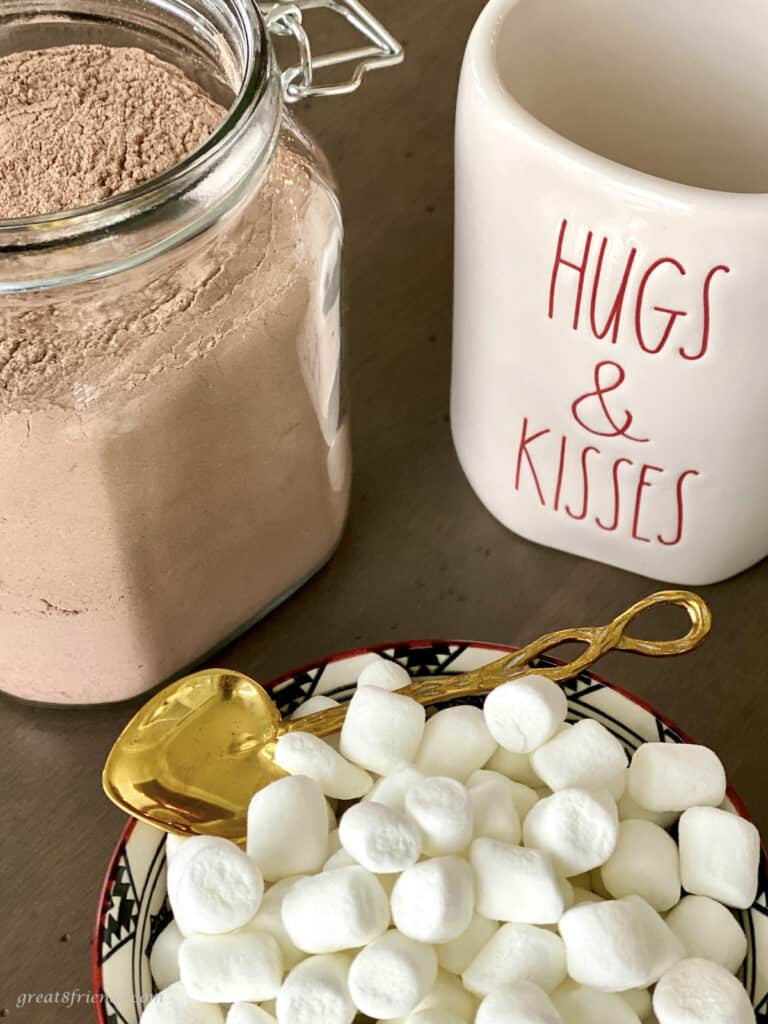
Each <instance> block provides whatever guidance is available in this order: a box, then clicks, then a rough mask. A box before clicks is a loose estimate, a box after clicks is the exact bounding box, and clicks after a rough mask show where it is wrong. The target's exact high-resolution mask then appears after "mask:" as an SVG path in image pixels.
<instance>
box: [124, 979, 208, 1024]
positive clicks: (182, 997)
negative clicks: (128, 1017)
mask: <svg viewBox="0 0 768 1024" xmlns="http://www.w3.org/2000/svg"><path fill="white" fill-rule="evenodd" d="M141 1024H224V1014H223V1013H222V1012H221V1009H220V1008H219V1007H218V1006H213V1005H211V1004H210V1003H198V1002H196V1001H195V1000H194V999H192V998H191V997H190V996H188V995H187V993H186V992H185V991H184V986H183V985H182V983H181V982H180V981H177V982H175V983H174V984H173V985H171V987H170V988H167V989H165V991H163V992H160V993H159V994H158V995H156V996H155V997H154V999H152V1000H151V1001H150V1002H149V1003H147V1005H146V1007H145V1008H144V1012H143V1013H142V1015H141Z"/></svg>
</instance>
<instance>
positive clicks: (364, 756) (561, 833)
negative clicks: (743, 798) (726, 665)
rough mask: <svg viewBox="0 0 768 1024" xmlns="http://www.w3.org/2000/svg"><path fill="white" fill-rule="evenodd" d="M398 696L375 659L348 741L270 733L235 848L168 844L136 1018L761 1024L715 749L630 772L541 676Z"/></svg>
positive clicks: (662, 747)
mask: <svg viewBox="0 0 768 1024" xmlns="http://www.w3.org/2000/svg"><path fill="white" fill-rule="evenodd" d="M409 681H410V680H409V678H408V675H407V673H406V672H405V671H404V670H403V669H402V668H400V667H399V666H398V665H396V664H394V663H392V662H388V661H385V660H383V659H376V660H375V661H372V662H371V663H370V664H368V665H367V666H366V667H365V668H364V670H363V672H362V674H361V676H360V680H359V686H358V689H357V690H356V692H355V695H354V697H353V698H352V701H351V703H350V705H349V710H348V713H347V717H346V721H345V724H344V728H343V730H342V732H341V734H340V737H339V736H336V737H331V738H330V739H329V740H328V741H325V740H320V739H317V738H316V737H314V736H311V735H309V734H307V733H300V732H294V733H289V734H287V735H285V736H283V737H282V738H281V739H280V740H279V742H278V744H277V752H276V758H277V761H278V762H279V764H280V765H281V766H282V767H283V768H284V769H285V770H286V771H287V772H289V773H290V775H288V776H287V777H286V778H284V779H281V780H280V781H277V782H274V783H272V784H271V785H270V786H268V787H267V788H266V789H263V790H261V791H260V792H258V793H256V795H255V796H254V797H253V799H252V801H251V804H250V807H249V811H248V840H247V849H246V851H243V850H241V849H240V848H238V847H237V846H236V845H234V844H233V843H230V842H228V841H226V840H223V839H216V838H208V837H193V838H190V839H186V840H172V839H170V838H169V842H168V856H169V867H168V892H169V897H170V902H171V906H172V909H173V912H174V916H175V923H174V924H171V925H170V926H169V927H168V928H166V930H165V931H164V932H163V933H162V934H161V936H160V937H159V939H158V940H157V942H156V944H155V947H154V949H153V952H152V958H151V967H152V972H153V976H154V978H155V981H156V983H157V985H158V987H159V988H161V989H162V991H161V992H160V994H159V995H157V996H155V998H154V999H153V1000H152V1002H151V1003H150V1004H149V1005H148V1006H147V1007H146V1009H145V1011H144V1014H143V1016H142V1024H222V1022H223V1021H224V1020H226V1022H227V1024H275V1021H277V1022H279V1024H351V1022H352V1021H356V1020H373V1021H397V1022H398V1024H471V1022H475V1024H639V1022H640V1021H641V1020H643V1021H645V1020H652V1021H653V1020H655V1021H658V1022H659V1024H748V1022H754V1019H755V1018H754V1013H753V1010H752V1008H751V1005H750V1000H749V998H748V996H747V993H746V991H745V990H744V988H743V986H742V985H741V983H740V982H739V981H738V980H737V979H736V977H735V976H734V974H735V972H736V971H737V970H738V968H739V967H740V965H741V963H742V962H743V960H744V957H745V955H746V950H747V942H746V938H745V936H744V933H743V931H742V929H741V927H740V925H739V924H738V922H737V920H736V918H735V917H734V915H733V914H732V913H731V911H730V910H729V909H728V908H747V907H749V906H750V905H751V904H752V903H753V901H754V899H755V896H756V890H757V878H758V862H759V854H760V843H759V837H758V834H757V831H756V829H755V827H754V826H753V825H752V824H750V823H749V822H748V821H746V820H744V819H743V818H741V817H738V816H737V815H735V814H733V813H731V812H729V811H726V810H722V809H720V805H721V804H722V803H723V800H724V798H725V785H726V783H725V773H724V771H723V766H722V764H721V763H720V761H719V760H718V758H717V756H716V755H715V754H714V753H712V751H710V750H708V749H706V748H705V747H699V746H692V745H685V744H679V745H678V744H664V743H647V744H645V745H644V746H641V747H640V749H639V750H638V751H637V753H636V754H635V755H634V758H633V759H632V762H631V764H630V765H629V767H628V766H627V757H626V754H625V752H624V749H623V747H622V746H621V744H620V743H619V742H618V741H617V740H616V739H615V738H614V737H613V736H612V735H611V733H609V732H608V731H607V730H606V729H605V728H603V727H602V726H601V725H600V724H599V723H597V722H595V721H592V720H585V721H581V722H579V723H578V724H576V725H567V724H566V723H565V717H566V699H565V696H564V694H563V691H562V690H561V689H560V688H559V687H558V686H557V685H555V684H554V683H552V682H551V681H549V680H548V679H546V678H545V677H543V676H537V675H532V676H529V677H527V678H525V679H523V680H518V681H515V682H510V683H506V684H504V685H503V686H501V687H499V688H498V689H496V690H494V691H493V692H492V693H491V694H489V696H488V697H487V699H486V701H485V706H484V708H483V710H480V709H478V708H475V707H471V706H469V705H463V706H460V707H452V708H447V709H445V710H442V711H438V712H437V713H436V714H434V715H433V716H432V717H431V718H429V720H428V721H426V720H425V719H426V716H425V711H424V708H423V707H422V706H421V705H419V704H417V703H416V702H415V701H413V700H411V699H410V698H408V697H405V696H403V695H401V694H398V693H397V692H396V691H397V689H399V688H401V687H403V686H405V685H407V684H408V683H409ZM333 704H334V702H333V701H331V700H330V699H329V698H325V697H315V698H312V699H311V700H309V701H307V703H306V704H305V705H304V706H303V707H302V708H301V709H300V711H299V712H298V714H300V715H307V714H311V713H313V712H315V711H319V710H322V709H323V708H325V707H329V706H331V705H333ZM349 801H354V802H353V803H344V804H342V805H341V806H342V807H344V806H345V807H346V809H345V810H343V813H341V815H340V817H339V820H338V827H337V817H336V815H337V811H338V810H339V809H340V802H349ZM675 824H676V826H677V827H676V834H677V842H676V841H675V839H674V838H673V837H672V835H671V834H670V832H669V831H668V829H670V827H671V826H673V825H675ZM681 890H685V892H686V893H687V894H688V895H685V896H684V897H682V899H681V896H682V891H681ZM654 986H655V987H654Z"/></svg>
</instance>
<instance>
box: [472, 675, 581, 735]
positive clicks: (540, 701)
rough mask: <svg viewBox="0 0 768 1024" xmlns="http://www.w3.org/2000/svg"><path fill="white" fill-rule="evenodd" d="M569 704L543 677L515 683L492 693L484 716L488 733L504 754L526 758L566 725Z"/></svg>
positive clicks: (500, 687)
mask: <svg viewBox="0 0 768 1024" xmlns="http://www.w3.org/2000/svg"><path fill="white" fill-rule="evenodd" d="M567 711H568V701H567V700H566V697H565V693H564V692H563V690H561V689H560V687H559V686H558V685H557V683H553V682H552V680H551V679H547V677H546V676H540V675H530V676H525V677H524V678H522V679H514V680H512V681H511V682H509V683H503V684H502V685H501V686H499V687H497V688H496V689H495V690H491V692H490V693H489V694H488V696H487V697H486V698H485V705H484V707H483V713H484V715H485V724H486V725H487V726H488V731H489V732H490V734H491V735H492V736H493V738H494V739H495V740H496V742H497V743H498V744H499V745H500V746H502V747H504V749H505V750H509V751H512V753H515V754H527V753H530V752H531V751H532V750H536V748H537V747H540V746H541V745H542V743H546V742H547V740H549V739H551V738H552V737H553V736H554V735H555V733H556V732H557V730H558V729H559V728H560V726H561V725H562V724H563V723H564V722H565V716H566V713H567Z"/></svg>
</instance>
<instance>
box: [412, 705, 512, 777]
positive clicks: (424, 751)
mask: <svg viewBox="0 0 768 1024" xmlns="http://www.w3.org/2000/svg"><path fill="white" fill-rule="evenodd" d="M496 746H497V744H496V740H494V738H493V736H491V734H490V733H489V732H488V727H487V726H486V724H485V718H484V717H483V712H482V711H481V710H480V708H475V707H472V706H471V705H469V704H462V705H459V706H458V707H453V708H445V709H444V710H443V711H438V712H437V714H435V715H433V716H432V717H431V718H430V719H429V720H428V721H427V724H426V726H425V727H424V737H423V739H422V741H421V746H420V747H419V752H418V754H417V755H416V767H417V768H418V769H419V771H422V772H424V774H425V775H442V776H447V777H448V778H451V779H456V780H457V781H458V782H466V780H467V779H468V778H469V776H470V775H471V774H472V772H475V771H477V769H478V768H481V767H482V766H483V765H484V764H485V762H486V761H487V760H488V758H489V757H490V756H491V755H492V754H493V752H494V751H495V750H496Z"/></svg>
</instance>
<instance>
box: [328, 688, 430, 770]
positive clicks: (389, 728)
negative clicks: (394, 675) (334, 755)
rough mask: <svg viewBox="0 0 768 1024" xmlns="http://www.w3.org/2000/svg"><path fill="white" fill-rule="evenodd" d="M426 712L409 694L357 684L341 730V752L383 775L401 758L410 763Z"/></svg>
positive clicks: (418, 742) (422, 730) (351, 759)
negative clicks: (406, 695)
mask: <svg viewBox="0 0 768 1024" xmlns="http://www.w3.org/2000/svg"><path fill="white" fill-rule="evenodd" d="M425 718H426V712H425V710H424V708H423V707H422V706H421V704H417V703H416V701H415V700H411V698H410V697H403V696H401V695H400V694H399V693H391V692H390V691H389V690H382V689H380V688H379V687H377V686H358V688H357V690H356V691H355V694H354V696H353V698H352V700H351V701H350V702H349V708H348V710H347V717H346V719H345V720H344V727H343V728H342V730H341V744H340V748H339V749H340V750H341V752H342V754H343V755H344V756H345V757H347V758H349V760H350V761H354V763H355V764H358V765H360V766H361V767H362V768H366V769H368V771H372V772H376V774H377V775H386V774H388V772H390V771H391V770H392V769H393V768H395V767H396V766H397V765H398V764H399V763H400V762H401V761H409V762H413V759H414V757H415V756H416V751H417V750H418V749H419V744H420V743H421V738H422V735H423V733H424V722H425Z"/></svg>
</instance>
